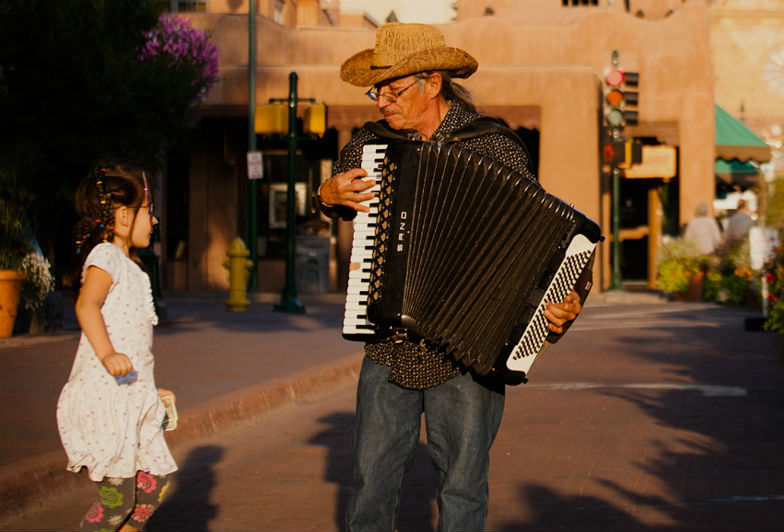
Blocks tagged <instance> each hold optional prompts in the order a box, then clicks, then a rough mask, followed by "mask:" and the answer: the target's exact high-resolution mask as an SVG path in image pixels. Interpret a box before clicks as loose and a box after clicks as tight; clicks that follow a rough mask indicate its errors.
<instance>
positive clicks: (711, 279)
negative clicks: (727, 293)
mask: <svg viewBox="0 0 784 532" xmlns="http://www.w3.org/2000/svg"><path fill="white" fill-rule="evenodd" d="M722 280H723V276H722V275H721V273H720V272H719V271H717V270H713V269H711V270H708V271H707V272H706V273H705V278H704V279H703V281H702V283H703V284H702V299H703V300H705V301H717V302H719V303H723V302H724V301H722V297H723V292H722Z"/></svg>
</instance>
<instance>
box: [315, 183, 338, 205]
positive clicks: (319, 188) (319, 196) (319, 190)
mask: <svg viewBox="0 0 784 532" xmlns="http://www.w3.org/2000/svg"><path fill="white" fill-rule="evenodd" d="M324 183H326V181H325V182H324ZM324 183H321V184H320V185H319V187H318V190H317V191H316V196H317V197H318V200H319V203H321V204H322V205H323V206H324V207H334V206H335V205H334V204H332V203H327V202H326V201H324V200H323V199H321V187H323V186H324Z"/></svg>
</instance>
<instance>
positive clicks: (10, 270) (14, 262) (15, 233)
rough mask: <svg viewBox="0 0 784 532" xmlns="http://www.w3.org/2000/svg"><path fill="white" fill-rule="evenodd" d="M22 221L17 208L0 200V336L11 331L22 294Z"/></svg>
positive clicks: (24, 251) (24, 243) (24, 244)
mask: <svg viewBox="0 0 784 532" xmlns="http://www.w3.org/2000/svg"><path fill="white" fill-rule="evenodd" d="M24 220H25V217H24V212H23V211H22V209H21V208H20V207H18V206H16V205H13V204H11V203H9V202H7V201H4V200H0V338H8V337H9V336H11V334H12V332H13V330H14V321H16V312H17V308H18V306H19V296H20V294H21V293H22V281H23V279H24V275H23V273H22V261H23V260H24V258H25V256H26V255H27V253H28V251H29V250H30V245H29V243H28V242H27V241H26V240H25V238H24V232H25V230H26V229H27V228H26V226H25V222H24Z"/></svg>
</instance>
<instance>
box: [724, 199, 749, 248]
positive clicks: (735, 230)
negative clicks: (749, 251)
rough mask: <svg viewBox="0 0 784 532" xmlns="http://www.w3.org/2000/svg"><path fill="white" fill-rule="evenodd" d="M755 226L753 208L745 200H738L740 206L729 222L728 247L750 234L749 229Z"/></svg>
mask: <svg viewBox="0 0 784 532" xmlns="http://www.w3.org/2000/svg"><path fill="white" fill-rule="evenodd" d="M752 226H754V219H753V218H752V217H751V210H750V209H749V205H748V204H747V203H746V201H745V200H743V199H740V200H738V208H737V210H736V211H735V214H733V215H732V216H730V219H729V221H728V222H727V234H726V237H725V238H726V243H727V246H728V247H731V246H732V245H733V244H736V243H737V242H740V241H741V240H743V239H745V238H746V235H747V234H749V229H751V228H752Z"/></svg>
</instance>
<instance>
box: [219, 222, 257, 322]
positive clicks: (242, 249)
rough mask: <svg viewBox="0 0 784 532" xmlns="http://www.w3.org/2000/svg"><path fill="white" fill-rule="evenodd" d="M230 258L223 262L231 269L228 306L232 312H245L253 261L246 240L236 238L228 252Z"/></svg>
mask: <svg viewBox="0 0 784 532" xmlns="http://www.w3.org/2000/svg"><path fill="white" fill-rule="evenodd" d="M226 255H228V256H229V259H228V260H226V261H224V262H223V267H224V268H226V269H227V270H229V299H227V300H226V306H227V307H228V309H229V311H231V312H245V310H246V309H247V308H248V304H249V301H248V298H247V297H246V296H247V292H248V275H249V273H250V269H251V267H252V266H253V262H252V261H251V260H249V259H248V255H250V251H248V248H247V246H245V242H243V241H242V239H241V238H240V237H237V238H235V239H234V240H233V241H232V243H231V245H230V246H229V250H228V251H227V252H226Z"/></svg>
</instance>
